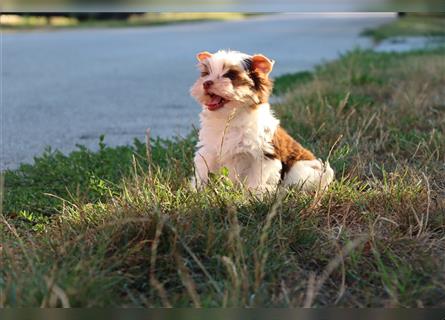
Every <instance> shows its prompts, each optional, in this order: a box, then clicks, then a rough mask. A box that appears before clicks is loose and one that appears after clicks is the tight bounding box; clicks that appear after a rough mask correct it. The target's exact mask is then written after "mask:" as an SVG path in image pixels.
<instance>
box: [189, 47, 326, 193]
mask: <svg viewBox="0 0 445 320" xmlns="http://www.w3.org/2000/svg"><path fill="white" fill-rule="evenodd" d="M197 58H198V61H199V64H198V66H199V68H200V70H201V77H200V78H198V80H197V81H196V83H195V84H194V85H193V87H192V88H191V95H192V96H193V97H194V98H195V99H196V100H197V101H198V102H199V103H200V104H201V105H202V107H203V110H202V112H201V114H200V120H201V129H200V131H199V142H198V144H197V151H196V154H195V158H194V162H195V179H194V180H193V181H194V184H195V186H196V187H200V186H202V185H205V184H206V183H207V181H208V178H209V173H210V172H212V173H215V172H218V171H219V170H220V169H221V168H222V167H226V168H227V169H228V171H229V178H230V179H231V180H232V181H234V182H239V183H242V184H245V185H246V186H247V187H248V188H250V189H253V190H256V191H260V192H263V191H272V190H274V189H275V188H276V187H277V185H278V184H279V183H280V182H281V183H282V184H283V185H285V186H289V185H297V186H299V187H301V188H302V189H303V190H306V191H311V190H316V189H325V188H326V187H327V185H328V184H329V183H331V182H332V180H333V178H334V172H333V170H332V169H331V167H330V166H329V163H323V162H322V161H321V160H318V159H316V158H315V156H314V155H313V154H312V152H310V151H309V150H307V149H305V148H303V147H302V146H301V144H299V143H298V142H296V141H295V140H294V139H293V138H292V137H291V136H289V135H288V134H287V132H286V131H285V130H284V129H283V128H282V127H281V126H280V121H279V120H278V119H277V118H276V117H275V116H274V114H273V112H272V110H271V108H270V105H269V103H268V98H269V95H270V93H271V90H272V81H271V80H270V79H269V73H270V72H271V71H272V67H273V64H274V62H273V61H272V60H270V59H268V58H267V57H265V56H263V55H253V56H250V55H247V54H243V53H240V52H237V51H218V52H216V53H214V54H211V53H208V52H201V53H199V54H198V55H197ZM206 81H207V83H206V84H204V83H205V82H206ZM209 84H210V85H209ZM215 96H217V98H216V100H218V99H219V98H218V97H222V98H223V100H221V101H222V102H221V104H218V105H217V106H218V107H215V108H217V109H213V110H211V108H210V107H209V105H212V103H211V101H213V100H212V97H215ZM213 105H214V104H213ZM221 105H222V107H221Z"/></svg>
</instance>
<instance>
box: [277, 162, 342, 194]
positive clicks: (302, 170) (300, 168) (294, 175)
mask: <svg viewBox="0 0 445 320" xmlns="http://www.w3.org/2000/svg"><path fill="white" fill-rule="evenodd" d="M333 180H334V170H332V168H331V166H330V165H329V162H326V163H323V162H322V161H321V160H300V161H297V162H295V163H294V164H293V165H292V167H291V168H290V170H289V171H288V172H287V173H286V174H285V176H284V179H283V184H284V185H285V186H290V185H296V186H298V187H300V188H301V190H304V191H314V190H324V189H326V187H327V186H328V185H329V184H330V183H331V182H332V181H333Z"/></svg>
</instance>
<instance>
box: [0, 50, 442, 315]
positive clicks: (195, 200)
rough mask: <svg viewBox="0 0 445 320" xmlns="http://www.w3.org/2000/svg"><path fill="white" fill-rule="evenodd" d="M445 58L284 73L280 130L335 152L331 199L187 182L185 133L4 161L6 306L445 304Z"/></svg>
mask: <svg viewBox="0 0 445 320" xmlns="http://www.w3.org/2000/svg"><path fill="white" fill-rule="evenodd" d="M444 53H445V50H444V49H435V50H429V51H417V52H410V53H400V54H394V53H391V54H390V53H373V52H371V51H353V52H350V53H348V54H346V55H344V56H342V57H341V58H340V59H339V60H338V61H335V62H332V63H329V64H325V65H321V66H319V67H318V68H316V69H315V70H314V72H313V73H311V75H310V76H306V75H305V76H302V75H301V74H297V75H295V76H291V75H290V76H286V77H283V78H281V79H280V78H279V79H277V81H276V84H277V91H276V92H279V93H281V94H282V98H283V99H282V100H283V101H282V102H281V103H280V104H277V105H274V109H275V110H276V113H277V114H278V115H279V117H280V118H281V119H282V124H283V126H284V127H285V128H287V129H288V130H289V132H290V133H291V134H292V135H293V136H294V137H296V138H297V139H299V140H300V141H301V142H302V143H303V144H304V145H305V146H307V147H308V148H310V149H312V150H314V152H315V153H316V154H317V155H318V156H320V157H323V158H326V157H327V156H328V154H329V156H330V162H331V165H332V166H333V167H334V169H335V171H336V181H335V182H334V183H333V184H332V185H331V187H330V188H329V190H328V191H327V192H326V193H324V194H318V195H314V194H305V193H301V192H299V191H298V190H295V189H290V190H281V189H280V190H277V192H275V193H273V194H270V195H266V196H265V197H264V198H263V199H260V198H257V197H256V196H254V195H251V194H249V192H248V191H246V190H244V189H242V188H238V187H236V186H234V185H232V183H230V181H228V179H227V177H226V176H225V174H226V173H224V172H222V174H220V175H215V176H213V177H212V180H211V183H210V184H209V186H208V187H207V188H206V189H204V190H202V191H200V192H195V191H193V190H191V189H190V186H189V176H190V175H191V173H192V153H193V145H194V143H195V135H194V134H192V135H190V136H189V137H187V138H184V139H178V140H153V141H152V142H151V145H152V152H151V154H149V155H148V156H147V152H146V148H145V144H144V143H141V142H137V141H136V142H135V144H134V145H133V146H128V147H119V148H110V147H107V146H105V145H103V143H102V142H101V143H100V150H99V151H98V152H91V151H88V150H86V149H84V148H80V149H79V150H78V151H75V152H73V153H72V154H70V155H68V156H65V155H62V154H60V153H57V152H47V153H46V154H45V155H43V156H42V157H39V158H37V159H36V161H35V163H34V164H32V165H22V166H21V167H20V168H19V169H17V170H13V171H7V172H6V173H5V186H6V193H5V194H4V196H5V203H4V215H3V217H2V218H1V219H3V221H2V224H0V238H1V243H2V246H1V254H2V259H1V260H0V266H1V267H0V288H1V290H0V306H63V305H65V306H66V305H70V306H83V307H91V306H176V307H181V306H182V307H186V306H204V307H214V306H243V307H244V306H266V307H269V306H275V307H282V306H291V307H298V306H315V307H319V306H334V305H337V306H344V307H388V306H399V307H419V306H443V305H445V285H444V283H445V282H444V280H445V279H444V275H443V265H444V263H445V259H444V257H445V252H444V250H445V249H444V248H445V240H444V239H445V197H444V194H445V185H444V183H443V181H445V168H444V165H443V164H444V161H445V159H444V156H445V106H444V104H443V101H444V98H445V92H444V91H443V87H444V85H445V78H444V77H443V74H444V73H445V64H444V63H443V56H444ZM302 79H303V80H302ZM48 194H52V196H49V195H48Z"/></svg>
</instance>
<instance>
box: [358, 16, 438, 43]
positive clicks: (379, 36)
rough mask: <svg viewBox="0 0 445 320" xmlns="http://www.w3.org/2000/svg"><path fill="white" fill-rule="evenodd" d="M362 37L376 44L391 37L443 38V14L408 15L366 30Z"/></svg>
mask: <svg viewBox="0 0 445 320" xmlns="http://www.w3.org/2000/svg"><path fill="white" fill-rule="evenodd" d="M363 35H366V36H370V37H372V38H373V39H374V40H375V41H377V42H379V41H382V40H385V39H388V38H393V37H413V36H414V37H415V36H417V37H445V13H435V14H431V13H430V14H420V13H408V14H405V15H404V16H403V17H400V18H399V19H397V20H394V21H392V22H389V23H387V24H384V25H382V26H380V27H377V28H373V29H367V30H365V31H364V32H363Z"/></svg>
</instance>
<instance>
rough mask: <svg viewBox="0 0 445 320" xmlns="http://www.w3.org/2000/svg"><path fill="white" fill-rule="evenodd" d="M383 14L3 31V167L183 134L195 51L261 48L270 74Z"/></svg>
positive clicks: (306, 62) (356, 41) (192, 117)
mask: <svg viewBox="0 0 445 320" xmlns="http://www.w3.org/2000/svg"><path fill="white" fill-rule="evenodd" d="M390 19H393V17H392V16H388V15H386V16H382V15H372V16H369V15H358V16H354V15H320V14H313V15H295V14H287V15H277V16H263V17H257V18H254V19H251V20H246V21H235V22H207V23H195V24H186V25H185V24H183V25H170V26H162V27H146V28H145V27H144V28H128V29H124V28H123V29H95V30H67V31H55V32H29V33H14V34H12V33H8V34H6V33H5V34H3V39H2V41H3V42H2V44H3V70H2V80H3V103H2V112H3V114H2V115H3V119H2V120H3V126H2V133H3V155H2V159H1V160H2V163H3V168H5V167H7V168H13V167H16V166H17V164H18V163H20V162H29V161H31V160H32V157H33V156H34V155H36V154H40V153H41V152H42V151H43V149H44V148H45V146H48V145H50V146H51V147H53V148H57V149H60V150H62V151H64V152H69V151H71V150H73V149H75V145H76V144H84V145H86V146H88V147H90V148H95V147H97V142H98V138H99V136H100V135H101V134H105V135H106V139H105V141H106V142H107V143H108V144H110V145H119V144H127V143H131V142H132V140H133V138H134V137H140V138H143V137H144V132H145V129H146V128H147V127H150V128H152V132H153V134H154V135H160V136H163V137H167V136H172V135H176V134H186V133H187V132H189V131H190V128H191V126H192V124H196V123H197V114H198V113H199V111H200V107H199V106H198V105H196V103H195V102H194V101H193V100H192V99H191V98H190V97H189V94H188V90H189V88H190V86H191V85H192V83H193V82H194V79H195V77H196V76H197V72H196V70H195V63H196V61H195V54H196V53H197V52H198V51H201V50H208V51H215V50H217V49H219V48H231V49H237V50H241V51H245V52H248V53H264V54H266V55H268V56H270V57H271V58H273V59H275V60H276V61H277V62H276V64H275V69H274V71H273V75H274V76H277V75H280V74H284V73H288V72H294V71H298V70H305V69H310V68H312V67H313V66H314V65H316V64H318V63H320V62H322V61H323V60H327V59H334V58H335V57H337V56H338V54H339V53H340V52H344V51H346V50H349V49H351V48H353V47H355V46H370V45H371V43H370V41H369V40H368V39H365V38H361V37H359V36H358V34H359V33H360V31H361V30H362V29H363V28H366V27H372V26H376V25H378V24H381V23H384V22H387V21H388V20H390Z"/></svg>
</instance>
